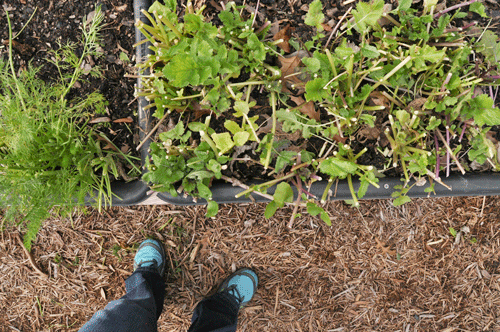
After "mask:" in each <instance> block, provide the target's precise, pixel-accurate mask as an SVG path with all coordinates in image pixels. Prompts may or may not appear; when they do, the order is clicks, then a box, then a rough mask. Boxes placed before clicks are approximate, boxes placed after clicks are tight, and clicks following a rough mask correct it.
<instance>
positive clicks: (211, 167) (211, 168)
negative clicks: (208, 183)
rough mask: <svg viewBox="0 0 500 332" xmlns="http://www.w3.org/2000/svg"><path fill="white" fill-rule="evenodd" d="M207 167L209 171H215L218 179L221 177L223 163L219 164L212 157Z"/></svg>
mask: <svg viewBox="0 0 500 332" xmlns="http://www.w3.org/2000/svg"><path fill="white" fill-rule="evenodd" d="M207 169H208V170H209V171H212V172H214V174H215V177H216V178H217V179H220V178H221V170H222V166H221V164H219V163H218V162H217V161H216V160H214V159H210V160H209V161H208V164H207Z"/></svg>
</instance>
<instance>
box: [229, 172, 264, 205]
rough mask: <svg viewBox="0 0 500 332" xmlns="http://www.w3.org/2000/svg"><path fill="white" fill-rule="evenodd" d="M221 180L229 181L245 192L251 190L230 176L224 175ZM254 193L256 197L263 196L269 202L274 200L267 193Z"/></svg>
mask: <svg viewBox="0 0 500 332" xmlns="http://www.w3.org/2000/svg"><path fill="white" fill-rule="evenodd" d="M221 179H222V180H224V181H227V182H230V183H232V184H233V186H236V187H240V188H243V189H245V190H248V189H250V187H249V186H247V185H246V184H244V183H242V182H241V181H239V180H237V179H234V178H230V177H228V176H225V175H222V176H221ZM253 193H255V194H256V195H259V196H262V197H264V198H267V199H268V200H270V201H272V200H273V199H274V198H273V196H272V195H269V194H265V193H261V192H259V191H257V190H254V191H253Z"/></svg>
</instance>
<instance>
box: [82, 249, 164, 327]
mask: <svg viewBox="0 0 500 332" xmlns="http://www.w3.org/2000/svg"><path fill="white" fill-rule="evenodd" d="M164 273H165V253H164V251H163V247H162V245H161V243H159V242H158V241H155V240H146V241H144V242H143V243H142V244H141V245H140V246H139V250H138V251H137V254H136V256H135V259H134V273H133V274H132V275H131V276H130V277H129V278H128V279H127V280H126V281H125V288H126V290H127V294H125V295H124V296H123V297H122V298H120V299H119V300H116V301H112V302H110V303H108V305H106V307H105V308H104V309H103V310H99V311H98V312H96V313H95V314H94V315H93V316H92V318H91V319H90V320H89V321H88V322H87V323H86V324H85V325H84V326H82V327H81V329H80V330H79V332H87V331H95V332H98V331H103V332H104V331H133V332H137V331H148V332H149V331H157V320H158V318H159V317H160V315H161V311H162V309H163V300H164V298H165V283H164V281H163V275H164Z"/></svg>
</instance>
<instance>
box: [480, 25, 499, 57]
mask: <svg viewBox="0 0 500 332" xmlns="http://www.w3.org/2000/svg"><path fill="white" fill-rule="evenodd" d="M497 40H498V35H497V34H496V33H494V32H493V31H491V30H486V31H485V32H484V34H483V38H481V40H480V41H479V42H478V43H477V45H478V46H479V52H481V53H482V54H483V55H484V56H485V57H486V59H487V61H488V62H489V63H490V64H497V63H498V59H500V43H497Z"/></svg>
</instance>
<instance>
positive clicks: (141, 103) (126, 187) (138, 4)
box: [85, 0, 152, 206]
mask: <svg viewBox="0 0 500 332" xmlns="http://www.w3.org/2000/svg"><path fill="white" fill-rule="evenodd" d="M150 6H151V1H147V0H134V18H135V20H137V19H140V20H141V21H143V22H145V23H149V21H148V19H147V18H146V16H145V15H143V14H142V13H141V9H146V10H147V9H148V8H149V7H150ZM145 38H146V37H144V36H143V35H142V34H141V33H140V31H139V30H137V29H135V42H136V43H138V42H139V41H141V40H143V39H145ZM149 45H150V43H149V42H148V43H143V44H141V45H139V46H138V47H136V61H137V62H139V61H142V59H143V58H144V57H146V56H147V55H148V54H150V53H152V52H151V50H150V49H149V48H148V46H149ZM148 73H149V70H147V71H146V75H147V74H148ZM140 85H141V79H140V78H139V79H137V86H140ZM148 104H149V102H148V101H147V100H146V99H145V98H143V97H140V98H138V115H137V118H138V122H139V141H140V142H142V141H143V140H144V139H145V137H146V135H147V133H148V132H149V130H150V122H151V121H150V119H151V117H150V115H149V112H148V111H145V110H144V107H146V106H147V105H148ZM150 143H151V139H148V140H147V141H146V142H145V143H144V144H143V146H142V147H141V149H140V156H141V165H145V164H146V159H147V158H148V157H149V154H148V149H149V145H150ZM142 168H143V167H142ZM143 171H144V170H143ZM111 190H112V192H113V195H114V196H113V197H112V203H111V205H113V206H126V205H135V204H138V203H140V202H142V201H144V200H145V199H146V198H147V197H148V196H147V192H148V191H149V187H148V185H147V184H146V183H144V182H143V181H142V180H134V181H130V182H125V181H114V182H113V183H112V184H111ZM93 203H95V201H94V200H91V199H86V203H85V204H86V205H92V204H93Z"/></svg>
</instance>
